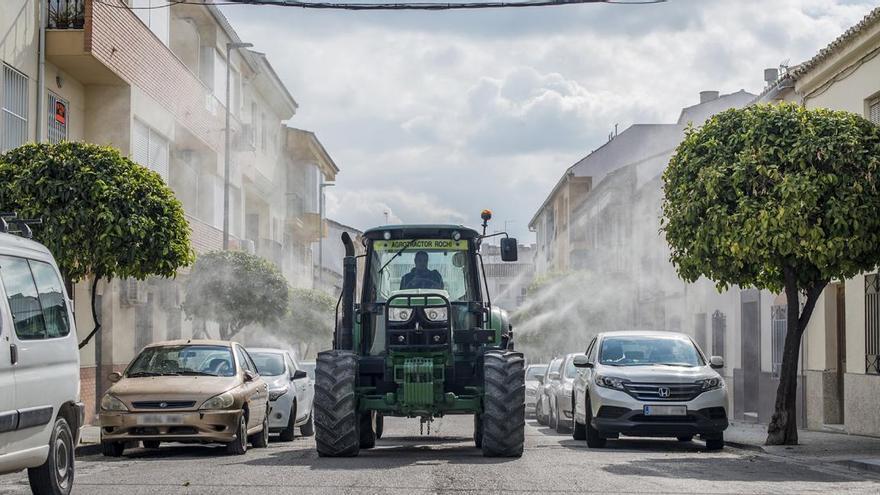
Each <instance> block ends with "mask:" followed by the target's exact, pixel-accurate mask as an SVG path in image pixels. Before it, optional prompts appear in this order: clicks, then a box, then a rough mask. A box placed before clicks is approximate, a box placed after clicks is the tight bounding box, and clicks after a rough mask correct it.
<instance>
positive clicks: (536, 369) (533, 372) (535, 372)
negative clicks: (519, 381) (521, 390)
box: [526, 366, 547, 380]
mask: <svg viewBox="0 0 880 495" xmlns="http://www.w3.org/2000/svg"><path fill="white" fill-rule="evenodd" d="M545 371H547V366H529V369H528V370H527V371H526V380H537V379H538V377H539V376H541V375H543V374H544V372H545Z"/></svg>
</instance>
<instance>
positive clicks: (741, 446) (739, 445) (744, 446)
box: [724, 439, 767, 454]
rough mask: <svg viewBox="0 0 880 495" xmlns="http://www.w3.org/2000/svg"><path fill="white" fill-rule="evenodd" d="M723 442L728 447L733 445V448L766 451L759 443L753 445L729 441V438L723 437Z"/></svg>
mask: <svg viewBox="0 0 880 495" xmlns="http://www.w3.org/2000/svg"><path fill="white" fill-rule="evenodd" d="M724 444H725V445H727V446H729V447H733V448H735V449H741V450H751V451H752V452H762V453H765V454H766V453H767V451H766V450H764V447H761V446H760V445H754V444H751V443H740V442H731V441H730V440H727V439H725V440H724Z"/></svg>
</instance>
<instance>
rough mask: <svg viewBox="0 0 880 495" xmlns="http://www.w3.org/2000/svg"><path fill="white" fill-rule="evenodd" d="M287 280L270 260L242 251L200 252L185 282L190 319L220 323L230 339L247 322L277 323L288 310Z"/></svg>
mask: <svg viewBox="0 0 880 495" xmlns="http://www.w3.org/2000/svg"><path fill="white" fill-rule="evenodd" d="M287 291H288V287H287V280H286V279H285V278H284V275H282V274H281V271H280V270H278V267H276V266H275V265H274V264H272V263H270V262H269V261H267V260H265V259H263V258H261V257H259V256H255V255H253V254H248V253H245V252H241V251H213V252H210V253H207V254H203V255H200V256H199V257H198V258H197V259H196V263H195V265H193V268H192V272H191V273H190V275H189V278H188V279H187V280H186V283H185V294H186V296H185V298H184V301H183V310H184V312H186V316H187V318H189V319H193V318H200V319H203V320H211V321H215V322H217V323H218V324H219V325H220V337H221V338H222V339H223V340H229V339H231V338H232V337H234V336H235V334H237V333H238V332H239V331H241V329H242V328H244V327H245V326H247V325H252V324H259V325H263V326H266V327H274V326H276V325H277V323H278V321H279V320H280V319H281V318H283V317H284V315H285V314H286V313H287V302H288V294H287Z"/></svg>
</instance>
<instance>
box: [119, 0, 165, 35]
mask: <svg viewBox="0 0 880 495" xmlns="http://www.w3.org/2000/svg"><path fill="white" fill-rule="evenodd" d="M128 5H129V7H131V10H132V11H133V12H134V14H135V15H136V16H138V18H139V19H140V20H141V21H143V23H144V24H145V25H146V26H147V27H148V28H150V31H152V32H153V34H155V35H156V37H157V38H159V39H160V40H161V41H162V43H164V44H165V45H168V35H169V31H170V28H171V18H170V17H169V11H170V10H171V9H170V8H169V2H168V1H167V0H129V2H128Z"/></svg>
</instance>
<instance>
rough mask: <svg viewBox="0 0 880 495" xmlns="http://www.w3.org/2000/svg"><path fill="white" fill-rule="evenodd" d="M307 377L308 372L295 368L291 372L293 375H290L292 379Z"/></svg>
mask: <svg viewBox="0 0 880 495" xmlns="http://www.w3.org/2000/svg"><path fill="white" fill-rule="evenodd" d="M308 377H309V374H308V373H306V372H305V371H303V370H296V371H294V372H293V375H291V378H292V379H294V380H301V379H303V378H308Z"/></svg>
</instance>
